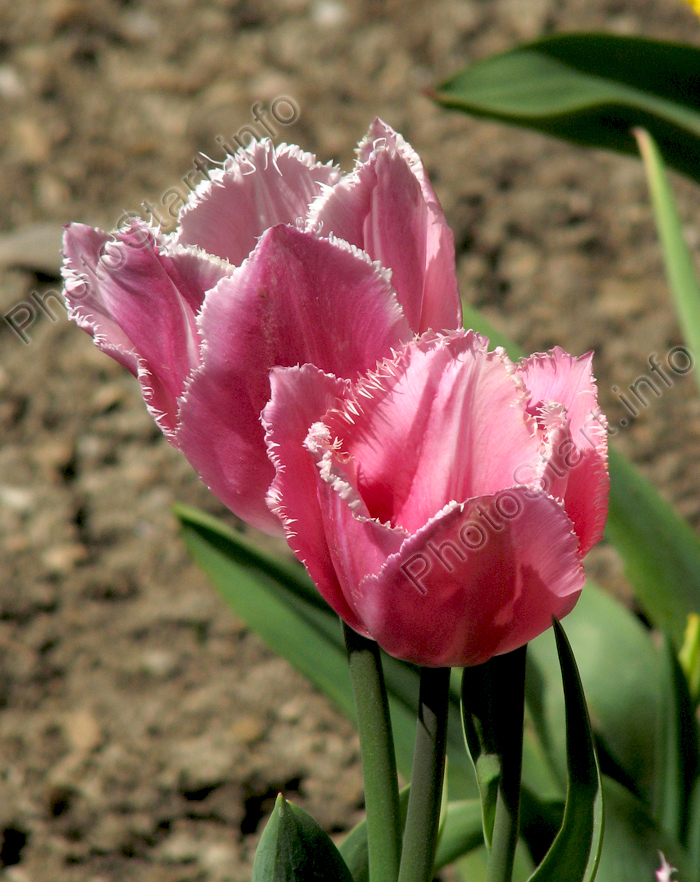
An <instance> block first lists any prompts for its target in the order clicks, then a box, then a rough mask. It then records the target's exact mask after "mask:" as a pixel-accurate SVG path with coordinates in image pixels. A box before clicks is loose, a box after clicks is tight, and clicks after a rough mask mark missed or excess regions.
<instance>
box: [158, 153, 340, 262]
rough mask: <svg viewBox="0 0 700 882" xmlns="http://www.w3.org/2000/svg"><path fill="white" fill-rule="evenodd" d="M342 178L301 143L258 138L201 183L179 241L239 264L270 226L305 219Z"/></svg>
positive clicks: (184, 216) (182, 216) (186, 209)
mask: <svg viewBox="0 0 700 882" xmlns="http://www.w3.org/2000/svg"><path fill="white" fill-rule="evenodd" d="M339 178H340V172H339V171H338V169H337V168H335V167H334V166H331V165H330V164H328V165H322V164H321V163H319V162H316V158H315V157H314V156H312V155H311V154H310V153H304V152H303V151H302V150H300V149H299V148H298V147H295V146H287V145H286V144H282V145H281V146H280V147H277V148H275V146H274V145H273V144H272V142H271V141H269V140H264V141H254V142H253V143H251V144H250V146H249V147H247V148H246V149H245V150H239V151H238V152H237V153H236V154H235V155H233V156H229V157H228V158H227V160H226V162H225V163H224V166H223V168H222V169H217V170H215V171H213V172H211V173H210V176H209V180H206V181H202V183H201V184H199V186H198V187H197V189H196V190H195V191H194V193H193V194H192V196H191V197H190V201H189V203H188V204H187V205H186V206H185V207H184V208H183V209H182V211H181V212H180V229H179V230H178V232H177V234H176V237H175V241H176V242H177V243H179V244H183V245H197V246H199V247H200V248H203V249H204V250H205V251H207V252H209V253H210V254H215V255H217V257H221V258H223V259H225V260H227V261H229V263H232V264H234V266H240V264H242V263H243V261H244V260H245V259H246V258H247V257H248V255H249V254H250V253H251V251H252V250H253V248H255V243H256V241H257V239H258V237H259V236H261V235H262V234H263V233H264V232H265V230H266V229H268V228H269V227H272V226H275V225H276V224H295V223H296V221H297V220H298V219H301V220H302V221H303V220H305V219H306V214H307V210H308V206H309V203H310V202H312V201H313V200H314V199H315V198H316V196H318V194H319V193H320V192H321V190H322V188H323V187H326V186H330V185H332V184H334V183H335V182H336V181H337V180H338V179H339Z"/></svg>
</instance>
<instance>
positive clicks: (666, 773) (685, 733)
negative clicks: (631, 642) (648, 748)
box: [655, 638, 700, 844]
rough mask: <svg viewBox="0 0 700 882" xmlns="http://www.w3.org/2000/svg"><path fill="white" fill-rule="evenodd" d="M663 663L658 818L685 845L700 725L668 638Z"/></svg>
mask: <svg viewBox="0 0 700 882" xmlns="http://www.w3.org/2000/svg"><path fill="white" fill-rule="evenodd" d="M663 659H664V662H665V665H664V681H663V687H664V688H663V697H664V707H663V713H662V717H661V727H660V733H659V735H660V737H659V771H658V788H657V793H656V794H655V795H656V799H655V815H656V817H657V819H658V823H659V826H660V827H661V828H662V829H663V830H665V831H666V832H667V833H668V834H669V836H672V837H673V838H674V839H676V840H678V842H680V843H682V844H685V843H686V842H687V838H686V834H687V827H688V820H689V817H688V816H689V815H690V802H691V795H692V792H693V787H694V784H695V781H696V779H697V775H698V770H699V768H700V749H699V747H698V743H699V738H698V725H697V722H696V719H695V709H694V707H693V703H692V701H691V698H690V693H689V691H688V682H687V680H686V678H685V675H684V673H683V670H682V668H681V666H680V663H679V661H678V658H677V656H676V652H675V649H674V647H673V644H672V643H671V641H670V640H669V639H668V638H666V639H665V641H664V652H663Z"/></svg>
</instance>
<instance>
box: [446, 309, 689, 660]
mask: <svg viewBox="0 0 700 882" xmlns="http://www.w3.org/2000/svg"><path fill="white" fill-rule="evenodd" d="M463 312H464V326H465V327H468V328H474V330H476V331H479V332H480V333H482V334H484V335H486V336H487V337H489V338H490V339H492V342H493V343H495V344H496V345H502V346H504V348H505V349H506V351H507V352H508V354H509V355H510V357H511V358H513V359H515V360H517V359H518V358H520V357H521V356H522V355H523V353H522V350H520V348H519V347H518V346H517V344H515V343H513V342H512V341H510V340H508V339H507V338H506V337H504V335H503V334H500V333H499V332H495V329H494V328H493V326H492V325H491V324H490V322H488V320H487V319H485V318H484V317H483V316H482V315H481V314H480V313H479V312H478V311H477V310H475V309H474V308H473V307H470V306H468V305H466V304H463ZM608 466H609V469H610V508H609V510H608V522H607V525H606V527H605V537H606V538H607V539H608V540H609V541H610V542H611V543H612V544H613V545H614V546H615V548H616V549H617V551H618V553H619V554H620V556H621V557H622V559H623V561H624V564H625V575H626V576H627V578H628V579H629V581H630V584H631V585H632V587H633V588H634V591H635V594H636V595H637V597H638V598H639V601H640V603H641V604H642V606H643V607H644V609H645V611H646V613H647V614H648V615H649V617H650V618H651V620H652V621H653V623H654V624H655V625H656V627H658V628H659V629H661V630H663V631H666V632H668V633H669V634H670V635H671V638H672V639H673V641H674V643H676V645H677V646H681V645H682V643H683V634H684V632H685V626H686V620H687V617H688V615H689V614H690V613H691V612H700V539H698V537H697V536H696V535H695V533H694V532H693V531H692V530H691V528H690V527H689V526H688V524H687V523H686V522H685V521H684V520H683V518H681V517H680V516H679V515H678V514H677V513H676V512H675V511H674V510H673V508H672V507H671V506H670V505H669V504H668V503H667V502H666V501H665V500H664V499H663V498H662V497H661V496H660V495H659V493H658V491H657V490H656V489H655V488H654V487H653V486H652V484H650V483H649V481H647V479H646V478H644V477H643V476H642V475H641V474H640V472H639V471H638V470H637V469H636V468H635V467H634V466H633V465H632V464H631V463H629V462H628V461H627V460H626V459H625V458H624V456H622V454H620V453H618V452H617V451H616V450H615V449H614V447H611V448H610V456H609V460H608Z"/></svg>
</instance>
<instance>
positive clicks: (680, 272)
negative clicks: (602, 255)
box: [634, 129, 700, 388]
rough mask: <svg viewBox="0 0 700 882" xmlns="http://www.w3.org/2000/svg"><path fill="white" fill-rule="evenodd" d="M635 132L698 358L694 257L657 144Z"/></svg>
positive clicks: (699, 305) (699, 313) (699, 303)
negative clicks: (685, 235)
mask: <svg viewBox="0 0 700 882" xmlns="http://www.w3.org/2000/svg"><path fill="white" fill-rule="evenodd" d="M634 134H635V137H636V138H637V143H638V144H639V151H640V153H641V154H642V159H643V160H644V168H645V170H646V173H647V181H648V182H649V190H650V191H651V201H652V205H653V206H654V215H655V217H656V226H657V228H658V231H659V238H660V239H661V248H662V250H663V255H664V263H665V265H666V277H667V278H668V284H669V287H670V289H671V293H672V294H673V299H674V302H675V304H676V313H677V314H678V321H679V323H680V326H681V330H682V331H683V336H684V338H685V341H686V343H687V344H688V346H689V347H690V351H691V352H692V354H693V356H694V358H695V361H696V362H697V359H698V358H700V287H698V282H697V278H696V276H695V267H694V265H693V258H692V256H691V254H690V251H689V250H688V246H687V245H686V244H685V240H684V238H683V229H682V227H681V221H680V218H679V217H678V210H677V208H676V203H675V200H674V198H673V191H672V190H671V185H670V184H669V182H668V177H667V175H666V169H665V166H664V161H663V159H662V158H661V154H660V153H659V148H658V147H657V146H656V143H655V142H654V139H653V138H652V137H651V135H650V134H649V132H646V131H644V129H635V132H634ZM695 381H696V383H697V384H698V387H699V388H700V371H696V373H695Z"/></svg>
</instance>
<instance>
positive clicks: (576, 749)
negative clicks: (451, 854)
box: [530, 621, 603, 882]
mask: <svg viewBox="0 0 700 882" xmlns="http://www.w3.org/2000/svg"><path fill="white" fill-rule="evenodd" d="M554 636H555V639H556V643H557V654H558V657H559V664H560V666H561V676H562V683H563V687H564V704H565V708H566V764H567V772H568V779H569V780H568V786H567V791H566V803H565V806H564V818H563V820H562V825H561V828H560V830H559V832H558V833H557V836H556V839H555V840H554V842H553V843H552V847H551V848H550V849H549V851H548V852H547V854H546V856H545V858H544V860H543V861H542V863H541V864H540V865H539V866H538V868H537V869H536V870H535V872H534V873H533V875H532V876H531V877H530V882H559V880H562V879H566V880H567V882H591V880H593V879H594V878H595V875H596V869H597V866H598V860H599V858H600V852H601V845H602V839H603V789H602V787H603V785H602V781H601V777H600V769H599V767H598V759H597V757H596V752H595V746H594V743H593V732H592V730H591V723H590V719H589V717H588V710H587V708H586V699H585V697H584V694H583V687H582V685H581V678H580V677H579V674H578V670H577V669H576V661H575V659H574V655H573V652H572V651H571V646H570V644H569V641H568V640H567V638H566V634H565V633H564V629H563V628H562V627H561V625H560V624H559V622H557V621H555V622H554Z"/></svg>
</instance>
